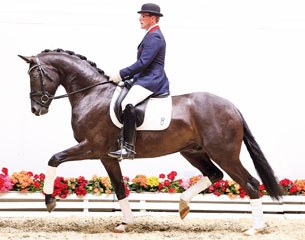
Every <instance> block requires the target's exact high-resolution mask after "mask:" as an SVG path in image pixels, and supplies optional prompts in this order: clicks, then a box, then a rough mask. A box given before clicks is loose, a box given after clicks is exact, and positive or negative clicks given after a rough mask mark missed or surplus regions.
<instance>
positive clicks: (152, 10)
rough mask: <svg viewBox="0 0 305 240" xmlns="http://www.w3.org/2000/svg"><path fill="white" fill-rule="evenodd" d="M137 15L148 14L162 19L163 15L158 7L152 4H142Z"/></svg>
mask: <svg viewBox="0 0 305 240" xmlns="http://www.w3.org/2000/svg"><path fill="white" fill-rule="evenodd" d="M138 13H149V14H151V15H156V16H160V17H163V14H162V13H161V12H160V7H159V6H158V5H157V4H154V3H145V4H143V5H142V8H141V11H138Z"/></svg>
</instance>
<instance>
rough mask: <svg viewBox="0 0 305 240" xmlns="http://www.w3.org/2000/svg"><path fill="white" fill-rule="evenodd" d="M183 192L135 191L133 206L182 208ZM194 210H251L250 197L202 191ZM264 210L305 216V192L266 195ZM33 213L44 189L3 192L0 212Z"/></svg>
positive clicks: (110, 208) (62, 206)
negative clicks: (276, 197) (277, 196)
mask: <svg viewBox="0 0 305 240" xmlns="http://www.w3.org/2000/svg"><path fill="white" fill-rule="evenodd" d="M179 199H180V194H177V193H176V194H169V193H131V194H130V196H129V201H130V206H131V208H132V210H133V211H134V212H141V213H148V212H150V213H151V212H169V213H170V212H178V204H179ZM190 208H191V213H229V214H249V213H251V209H250V204H249V199H248V198H244V199H241V198H239V197H237V198H235V199H231V198H229V197H228V196H220V197H217V196H214V195H212V194H206V195H198V196H196V197H195V198H194V199H193V200H192V202H191V203H190ZM263 210H264V213H267V214H272V215H275V214H276V215H287V214H289V215H295V216H296V215H298V216H304V217H305V196H284V198H283V199H282V200H281V201H279V202H276V201H275V202H274V201H272V200H271V199H270V197H267V196H264V197H263ZM117 211H120V206H119V204H118V201H117V199H116V197H115V195H114V194H110V195H106V194H104V195H101V196H94V195H87V196H85V197H77V196H76V195H71V196H69V197H68V198H67V199H60V200H59V201H58V202H57V206H56V209H55V210H54V213H56V212H61V213H81V214H90V213H100V212H103V213H105V212H108V213H111V212H117ZM27 213H28V214H29V213H37V214H41V213H46V208H45V203H44V196H43V195H42V194H41V193H13V192H9V193H0V215H1V216H9V215H18V214H20V215H23V214H25V215H26V214H27Z"/></svg>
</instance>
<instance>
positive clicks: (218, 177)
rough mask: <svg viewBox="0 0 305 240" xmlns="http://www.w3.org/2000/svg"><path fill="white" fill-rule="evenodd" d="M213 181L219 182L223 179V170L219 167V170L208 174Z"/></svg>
mask: <svg viewBox="0 0 305 240" xmlns="http://www.w3.org/2000/svg"><path fill="white" fill-rule="evenodd" d="M208 177H209V179H210V181H211V182H212V183H215V182H218V181H220V180H221V179H223V172H222V171H220V170H219V169H217V171H215V172H213V173H212V174H211V175H209V176H208Z"/></svg>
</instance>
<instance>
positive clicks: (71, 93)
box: [52, 81, 112, 99]
mask: <svg viewBox="0 0 305 240" xmlns="http://www.w3.org/2000/svg"><path fill="white" fill-rule="evenodd" d="M106 83H112V82H110V81H107V82H100V83H96V84H93V85H90V86H87V87H84V88H81V89H78V90H75V91H73V92H69V93H66V94H63V95H59V96H53V97H52V99H60V98H65V97H69V96H70V95H73V94H76V93H80V92H83V91H86V90H88V89H90V88H94V87H96V86H98V85H103V84H106Z"/></svg>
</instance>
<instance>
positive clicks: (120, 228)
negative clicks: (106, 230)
mask: <svg viewBox="0 0 305 240" xmlns="http://www.w3.org/2000/svg"><path fill="white" fill-rule="evenodd" d="M128 227H129V224H128V223H124V222H122V223H120V224H118V225H117V226H116V227H115V228H114V229H113V230H112V232H113V233H124V232H126V231H127V229H128Z"/></svg>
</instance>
